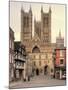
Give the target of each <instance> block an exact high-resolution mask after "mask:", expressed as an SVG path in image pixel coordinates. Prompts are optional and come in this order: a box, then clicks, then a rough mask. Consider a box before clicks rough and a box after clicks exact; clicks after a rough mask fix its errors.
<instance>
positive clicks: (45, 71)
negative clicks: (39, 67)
mask: <svg viewBox="0 0 68 90" xmlns="http://www.w3.org/2000/svg"><path fill="white" fill-rule="evenodd" d="M47 68H48V65H45V66H44V75H46V74H47Z"/></svg>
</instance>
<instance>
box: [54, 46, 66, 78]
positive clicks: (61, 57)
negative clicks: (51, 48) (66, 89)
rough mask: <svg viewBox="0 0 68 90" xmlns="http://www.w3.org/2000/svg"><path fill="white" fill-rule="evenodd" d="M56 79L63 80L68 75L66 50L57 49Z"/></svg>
mask: <svg viewBox="0 0 68 90" xmlns="http://www.w3.org/2000/svg"><path fill="white" fill-rule="evenodd" d="M54 53H55V62H54V64H55V78H58V79H62V76H63V75H64V74H66V48H65V47H63V48H56V49H55V52H54Z"/></svg>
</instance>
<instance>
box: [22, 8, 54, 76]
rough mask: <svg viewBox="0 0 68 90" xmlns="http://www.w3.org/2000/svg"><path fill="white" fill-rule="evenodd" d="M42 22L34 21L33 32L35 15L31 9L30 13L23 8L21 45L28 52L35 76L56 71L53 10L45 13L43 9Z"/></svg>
mask: <svg viewBox="0 0 68 90" xmlns="http://www.w3.org/2000/svg"><path fill="white" fill-rule="evenodd" d="M40 12H41V20H40V21H36V20H34V37H33V36H32V32H33V24H32V23H33V14H32V9H31V7H30V9H29V11H28V12H25V11H24V10H23V8H21V43H23V44H24V45H25V47H26V52H27V53H28V54H29V57H30V58H31V60H32V72H33V74H34V75H40V74H43V75H44V74H50V72H51V70H53V71H54V66H53V58H52V52H53V49H54V48H55V44H54V48H53V44H52V43H51V8H49V11H48V12H46V13H45V12H44V11H43V7H41V11H40Z"/></svg>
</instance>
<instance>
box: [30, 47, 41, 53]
mask: <svg viewBox="0 0 68 90" xmlns="http://www.w3.org/2000/svg"><path fill="white" fill-rule="evenodd" d="M32 53H40V49H39V48H38V47H37V46H35V47H34V48H33V49H32Z"/></svg>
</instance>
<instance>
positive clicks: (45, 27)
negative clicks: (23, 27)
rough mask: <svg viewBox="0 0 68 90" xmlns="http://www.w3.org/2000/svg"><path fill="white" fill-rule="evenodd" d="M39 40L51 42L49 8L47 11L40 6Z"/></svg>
mask: <svg viewBox="0 0 68 90" xmlns="http://www.w3.org/2000/svg"><path fill="white" fill-rule="evenodd" d="M41 40H42V41H43V43H48V44H49V43H51V8H49V12H48V13H44V12H43V7H41Z"/></svg>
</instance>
